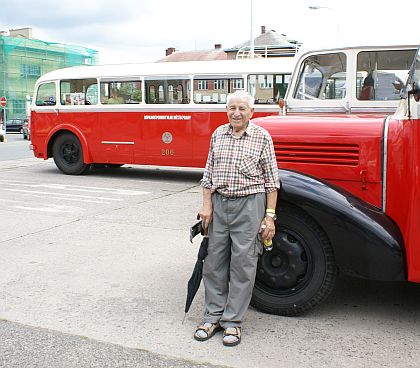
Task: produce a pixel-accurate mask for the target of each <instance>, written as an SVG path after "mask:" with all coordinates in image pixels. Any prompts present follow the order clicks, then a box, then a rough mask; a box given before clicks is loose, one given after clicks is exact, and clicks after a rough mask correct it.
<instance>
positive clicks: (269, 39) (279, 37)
mask: <svg viewBox="0 0 420 368" xmlns="http://www.w3.org/2000/svg"><path fill="white" fill-rule="evenodd" d="M249 45H250V41H249V40H248V41H245V42H242V43H240V44H239V45H236V46H234V47H232V48H230V49H225V51H237V50H239V49H241V48H242V47H244V46H249ZM258 46H263V47H266V46H277V47H293V48H295V47H296V43H294V42H291V41H290V40H288V39H287V38H286V36H285V35H283V34H279V33H277V32H276V31H273V30H272V31H268V32H265V33H263V34H260V35H259V36H258V37H256V38H255V39H254V47H258Z"/></svg>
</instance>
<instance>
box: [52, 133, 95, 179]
mask: <svg viewBox="0 0 420 368" xmlns="http://www.w3.org/2000/svg"><path fill="white" fill-rule="evenodd" d="M53 157H54V162H55V164H56V165H57V167H58V168H59V169H60V170H61V171H62V172H63V173H64V174H67V175H80V174H83V173H84V172H86V171H87V170H88V169H89V168H90V165H88V164H85V163H84V162H83V149H82V145H81V143H80V141H79V139H78V138H77V137H76V136H75V135H74V134H72V133H64V134H61V135H59V136H58V137H57V139H56V140H55V142H54V145H53Z"/></svg>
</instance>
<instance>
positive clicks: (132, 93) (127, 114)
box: [99, 77, 141, 164]
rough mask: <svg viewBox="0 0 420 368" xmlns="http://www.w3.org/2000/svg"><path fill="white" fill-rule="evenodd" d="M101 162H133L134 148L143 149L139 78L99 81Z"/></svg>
mask: <svg viewBox="0 0 420 368" xmlns="http://www.w3.org/2000/svg"><path fill="white" fill-rule="evenodd" d="M100 101H101V106H102V107H101V113H100V114H99V126H100V130H101V142H100V144H101V154H102V157H101V161H100V162H102V163H116V164H118V163H133V162H134V161H133V160H134V150H135V149H137V150H141V148H140V145H141V140H140V125H139V115H138V105H139V103H140V101H141V81H140V79H139V78H134V77H133V78H129V79H124V80H117V79H115V78H114V79H106V80H101V82H100Z"/></svg>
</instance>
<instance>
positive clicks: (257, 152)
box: [201, 122, 280, 197]
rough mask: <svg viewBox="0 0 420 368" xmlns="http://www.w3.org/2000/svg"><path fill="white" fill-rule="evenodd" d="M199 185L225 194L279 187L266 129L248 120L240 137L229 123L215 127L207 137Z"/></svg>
mask: <svg viewBox="0 0 420 368" xmlns="http://www.w3.org/2000/svg"><path fill="white" fill-rule="evenodd" d="M201 186H203V187H205V188H208V189H211V191H212V193H213V192H215V191H217V192H219V193H220V194H221V195H223V196H225V197H243V196H247V195H250V194H255V193H269V192H273V191H275V190H277V189H278V188H280V183H279V176H278V169H277V162H276V156H275V154H274V146H273V141H272V139H271V136H270V135H269V134H268V132H267V131H266V130H265V129H263V128H261V127H259V126H257V125H254V124H252V123H251V122H250V123H249V124H248V127H247V129H246V131H245V132H244V134H243V135H242V136H241V137H235V136H234V135H233V128H232V127H231V126H230V124H225V125H222V126H220V127H218V128H217V129H216V130H215V131H214V133H213V135H212V137H211V140H210V150H209V155H208V158H207V163H206V168H205V170H204V175H203V179H202V180H201Z"/></svg>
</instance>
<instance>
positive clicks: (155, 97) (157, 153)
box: [142, 76, 193, 166]
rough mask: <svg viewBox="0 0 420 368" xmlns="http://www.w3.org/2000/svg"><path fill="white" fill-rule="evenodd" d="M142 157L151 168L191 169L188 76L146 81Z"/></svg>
mask: <svg viewBox="0 0 420 368" xmlns="http://www.w3.org/2000/svg"><path fill="white" fill-rule="evenodd" d="M145 94H146V101H145V102H146V106H145V111H144V113H143V114H142V118H143V122H142V138H143V143H144V156H145V159H146V160H147V162H148V163H149V164H151V165H163V166H191V159H192V145H193V143H192V142H193V139H192V138H193V137H192V129H191V125H192V111H191V108H189V105H188V104H189V102H190V101H189V99H190V80H189V78H188V77H187V76H185V77H180V76H177V77H176V78H175V77H174V78H171V77H164V78H163V77H162V78H158V77H150V78H145Z"/></svg>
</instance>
